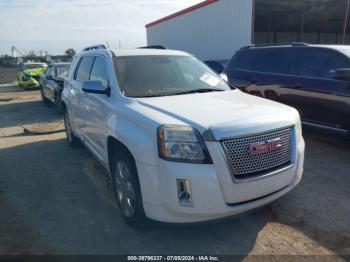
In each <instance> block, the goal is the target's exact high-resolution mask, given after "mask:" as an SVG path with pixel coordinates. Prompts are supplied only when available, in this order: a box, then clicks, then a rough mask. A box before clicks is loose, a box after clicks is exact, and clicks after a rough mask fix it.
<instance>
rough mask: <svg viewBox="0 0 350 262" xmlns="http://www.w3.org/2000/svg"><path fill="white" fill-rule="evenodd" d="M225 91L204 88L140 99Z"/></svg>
mask: <svg viewBox="0 0 350 262" xmlns="http://www.w3.org/2000/svg"><path fill="white" fill-rule="evenodd" d="M221 91H225V90H222V89H213V88H203V89H195V90H189V91H183V92H177V93H163V94H154V95H144V96H139V97H138V98H144V97H145V98H146V97H161V96H177V95H187V94H195V93H209V92H221Z"/></svg>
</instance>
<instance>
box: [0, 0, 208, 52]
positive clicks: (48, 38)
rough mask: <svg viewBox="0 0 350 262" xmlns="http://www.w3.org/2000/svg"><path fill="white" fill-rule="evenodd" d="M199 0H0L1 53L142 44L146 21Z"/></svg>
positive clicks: (126, 46)
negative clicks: (14, 48)
mask: <svg viewBox="0 0 350 262" xmlns="http://www.w3.org/2000/svg"><path fill="white" fill-rule="evenodd" d="M199 2H202V0H0V54H11V47H12V46H15V47H16V48H17V49H18V50H19V51H21V52H22V53H25V52H29V51H31V50H34V51H39V50H44V51H48V52H49V54H51V55H55V54H63V53H64V51H65V50H66V49H68V48H74V49H75V50H77V51H78V50H81V49H82V48H83V47H86V46H89V45H94V44H98V43H106V41H108V44H109V46H110V47H112V48H117V47H119V45H121V47H123V48H130V47H137V46H144V45H146V29H145V25H146V24H147V23H149V22H152V21H154V20H157V19H159V18H162V17H164V16H166V15H169V14H171V13H174V12H176V11H179V10H181V9H183V8H186V7H189V6H191V5H194V4H197V3H199Z"/></svg>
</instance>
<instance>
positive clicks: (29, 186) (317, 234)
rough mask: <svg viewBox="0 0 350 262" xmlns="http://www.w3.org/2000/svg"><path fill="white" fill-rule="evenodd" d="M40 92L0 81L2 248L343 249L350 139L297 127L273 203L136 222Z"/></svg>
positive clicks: (348, 249)
mask: <svg viewBox="0 0 350 262" xmlns="http://www.w3.org/2000/svg"><path fill="white" fill-rule="evenodd" d="M39 97H40V96H39V92H38V91H22V89H21V88H18V87H16V86H8V85H7V86H4V85H2V86H0V255H13V254H99V255H101V254H106V255H110V254H143V255H144V254H172V255H174V254H177V255H178V254H211V255H228V254H239V255H244V256H245V255H248V254H250V255H252V254H254V255H261V254H263V255H271V254H272V255H281V254H282V255H333V256H332V257H328V258H331V259H332V260H339V261H343V260H344V261H345V260H347V259H349V257H347V256H348V255H350V171H349V170H350V144H349V143H347V142H344V141H343V140H342V139H341V138H337V137H335V136H330V135H324V134H315V132H314V131H306V132H305V133H304V136H305V140H306V145H307V153H306V162H305V172H304V178H303V180H302V182H301V184H300V185H299V186H298V187H297V188H296V189H295V190H294V191H292V192H291V193H289V194H288V195H287V196H285V197H284V198H282V199H280V200H278V201H277V202H274V203H273V204H271V205H269V206H266V207H263V208H261V209H258V210H255V211H253V212H250V213H246V214H243V215H240V216H237V217H233V218H231V219H229V220H226V221H218V222H215V223H209V224H201V225H190V226H175V225H167V224H160V223H154V224H152V225H150V226H149V227H148V228H146V229H143V230H136V229H132V228H129V227H128V226H126V225H125V223H124V222H123V221H122V220H121V218H120V217H119V214H118V212H119V211H118V209H117V207H116V205H115V203H114V199H113V196H112V194H111V191H110V189H109V188H108V186H107V183H106V179H105V172H104V171H103V169H102V168H101V167H100V166H99V164H98V163H97V162H96V161H95V160H94V159H93V157H92V156H91V155H90V154H89V153H88V151H87V150H86V149H85V148H84V147H81V148H78V149H72V148H70V147H69V146H68V144H67V143H66V141H65V134H64V133H62V132H61V133H56V134H50V135H38V136H30V135H26V134H24V133H23V127H34V128H35V127H36V126H37V125H38V124H41V126H40V127H45V125H46V124H49V125H48V126H49V127H50V128H52V126H53V128H57V126H60V125H61V124H62V123H61V122H60V121H61V120H62V119H61V116H60V115H58V114H57V113H56V111H55V109H54V108H47V107H45V106H43V105H42V104H41V102H40V100H39Z"/></svg>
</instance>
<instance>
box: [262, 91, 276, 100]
mask: <svg viewBox="0 0 350 262" xmlns="http://www.w3.org/2000/svg"><path fill="white" fill-rule="evenodd" d="M277 97H278V96H277V94H276V93H275V92H274V91H266V92H265V98H267V99H269V100H274V101H276V100H277Z"/></svg>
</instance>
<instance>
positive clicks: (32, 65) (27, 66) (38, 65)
mask: <svg viewBox="0 0 350 262" xmlns="http://www.w3.org/2000/svg"><path fill="white" fill-rule="evenodd" d="M43 67H45V66H44V65H43V64H25V65H24V70H27V69H37V68H43Z"/></svg>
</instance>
